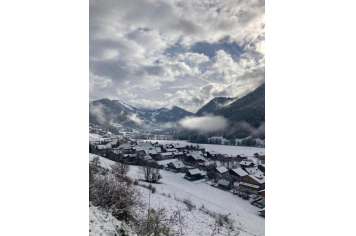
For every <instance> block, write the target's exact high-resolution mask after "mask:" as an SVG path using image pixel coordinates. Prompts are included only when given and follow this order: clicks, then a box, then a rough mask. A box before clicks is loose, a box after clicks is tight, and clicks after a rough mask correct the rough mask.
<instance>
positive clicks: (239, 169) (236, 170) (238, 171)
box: [232, 168, 248, 177]
mask: <svg viewBox="0 0 356 236" xmlns="http://www.w3.org/2000/svg"><path fill="white" fill-rule="evenodd" d="M232 171H233V172H235V173H236V174H238V175H239V176H241V177H243V176H246V175H248V174H247V172H246V171H244V170H243V169H241V168H236V169H232Z"/></svg>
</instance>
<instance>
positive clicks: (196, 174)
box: [184, 168, 205, 181]
mask: <svg viewBox="0 0 356 236" xmlns="http://www.w3.org/2000/svg"><path fill="white" fill-rule="evenodd" d="M204 175H205V174H204V172H202V171H200V170H199V169H195V168H194V169H189V170H187V171H186V174H185V176H184V178H186V179H188V180H190V181H194V180H198V179H202V178H204Z"/></svg>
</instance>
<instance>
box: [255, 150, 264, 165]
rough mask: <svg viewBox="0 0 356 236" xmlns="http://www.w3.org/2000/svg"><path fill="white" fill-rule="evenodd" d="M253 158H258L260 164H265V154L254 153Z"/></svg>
mask: <svg viewBox="0 0 356 236" xmlns="http://www.w3.org/2000/svg"><path fill="white" fill-rule="evenodd" d="M253 156H254V157H256V158H258V159H259V160H260V161H261V163H262V164H265V152H256V153H254V154H253Z"/></svg>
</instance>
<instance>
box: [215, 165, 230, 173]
mask: <svg viewBox="0 0 356 236" xmlns="http://www.w3.org/2000/svg"><path fill="white" fill-rule="evenodd" d="M216 170H217V171H218V172H219V173H220V174H222V173H225V172H228V169H226V168H225V166H219V167H216Z"/></svg>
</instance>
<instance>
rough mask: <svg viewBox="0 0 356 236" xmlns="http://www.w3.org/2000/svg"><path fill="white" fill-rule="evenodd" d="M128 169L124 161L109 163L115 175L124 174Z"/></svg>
mask: <svg viewBox="0 0 356 236" xmlns="http://www.w3.org/2000/svg"><path fill="white" fill-rule="evenodd" d="M129 170H130V166H129V165H127V164H125V163H120V162H116V163H115V164H113V165H111V171H112V172H113V173H114V174H115V175H126V174H127V173H128V172H129Z"/></svg>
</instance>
